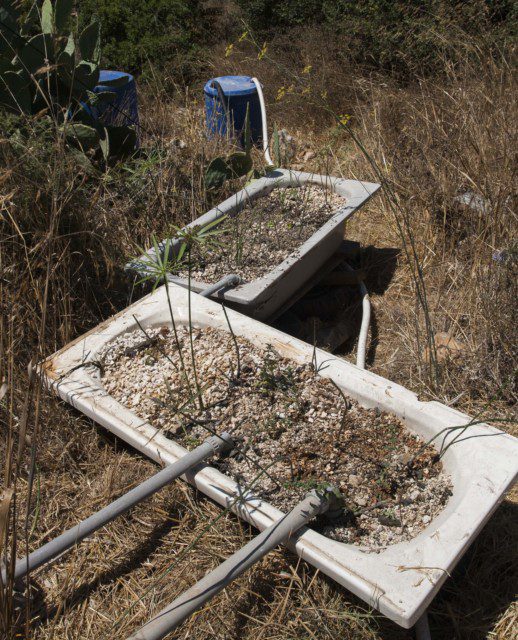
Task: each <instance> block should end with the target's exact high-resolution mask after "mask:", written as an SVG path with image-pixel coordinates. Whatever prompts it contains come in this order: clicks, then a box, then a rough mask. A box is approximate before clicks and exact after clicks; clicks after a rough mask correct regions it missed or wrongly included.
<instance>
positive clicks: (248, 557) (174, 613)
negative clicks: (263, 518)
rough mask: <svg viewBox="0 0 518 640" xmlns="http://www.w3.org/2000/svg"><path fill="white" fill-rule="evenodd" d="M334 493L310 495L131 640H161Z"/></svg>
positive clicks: (323, 506)
mask: <svg viewBox="0 0 518 640" xmlns="http://www.w3.org/2000/svg"><path fill="white" fill-rule="evenodd" d="M334 495H335V494H334V492H332V491H331V490H327V491H325V492H319V493H317V492H311V493H310V494H308V495H307V496H306V497H305V498H304V500H302V502H299V504H298V505H297V506H296V507H295V508H294V509H293V510H292V511H290V513H288V514H287V515H285V516H283V517H282V518H281V519H280V520H278V521H277V522H276V523H275V524H272V525H271V526H270V527H268V528H267V529H265V530H264V531H263V532H262V533H260V534H259V535H258V536H256V537H255V538H254V539H253V540H251V541H250V542H249V543H248V544H247V545H245V546H244V547H243V548H242V549H240V550H239V551H237V552H236V553H234V555H232V556H230V558H228V559H227V560H225V562H223V563H222V564H220V565H219V567H217V568H216V569H214V571H211V572H210V573H208V574H207V575H206V576H205V577H204V578H202V579H201V580H200V581H199V582H197V583H196V584H195V585H194V586H192V587H191V588H190V589H188V590H187V591H185V592H184V593H183V594H182V595H181V596H179V597H178V598H176V600H174V602H172V603H171V604H169V605H168V606H167V607H165V609H163V610H162V611H161V612H160V613H159V614H158V615H157V616H155V617H154V618H152V619H151V620H150V621H149V622H147V623H146V624H145V625H144V626H143V627H142V628H141V629H140V630H139V631H137V632H136V633H135V634H133V635H132V636H130V637H129V638H128V640H160V638H163V637H164V636H166V635H167V634H168V633H170V632H171V631H173V630H174V629H176V627H178V625H179V624H180V623H182V622H183V621H184V620H185V619H186V618H188V617H189V616H190V615H191V614H192V613H194V612H195V611H196V610H197V609H199V608H200V607H201V606H202V605H203V604H205V602H207V601H208V600H210V599H211V598H213V597H214V596H215V595H216V594H217V593H219V592H220V591H222V590H223V589H224V588H225V587H226V586H227V585H228V584H230V583H231V582H232V581H233V580H235V579H236V578H237V577H238V576H240V575H241V574H242V573H244V572H245V571H246V570H247V569H249V568H250V567H251V566H252V565H253V564H255V563H256V562H258V561H259V560H260V559H261V558H263V557H264V556H265V555H266V554H267V553H268V552H269V551H271V550H272V549H274V548H275V547H277V546H278V545H279V544H281V543H282V542H284V541H286V540H287V539H288V538H289V537H290V536H291V535H292V534H293V533H295V532H296V531H298V529H300V528H301V527H302V526H304V525H305V524H307V522H308V521H309V520H311V519H312V518H313V517H315V516H316V515H318V514H319V513H323V512H325V511H327V510H328V509H329V508H330V506H331V508H332V509H333V506H332V505H334V504H335V500H334Z"/></svg>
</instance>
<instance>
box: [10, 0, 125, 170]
mask: <svg viewBox="0 0 518 640" xmlns="http://www.w3.org/2000/svg"><path fill="white" fill-rule="evenodd" d="M19 4H20V3H18V2H16V1H15V0H0V109H4V110H7V111H11V112H13V113H16V114H18V115H20V116H31V115H36V114H38V115H39V114H42V113H43V114H44V115H45V116H47V117H50V118H52V120H53V121H54V122H55V123H56V125H57V127H58V131H59V132H60V133H61V134H62V135H64V137H65V139H66V140H67V142H68V143H69V144H72V145H74V146H76V147H79V148H80V149H81V150H82V151H83V152H87V151H93V153H95V152H97V151H99V153H100V154H102V156H103V157H104V159H105V160H107V159H108V158H109V157H110V156H120V155H125V154H128V153H131V152H132V151H133V150H134V149H135V144H136V131H135V129H134V128H133V127H120V126H112V125H104V124H102V123H100V122H98V120H97V119H96V117H95V115H94V114H95V109H96V107H98V106H99V105H100V104H102V103H105V102H111V101H113V99H114V97H115V94H114V93H113V92H112V91H102V92H99V93H95V92H94V89H95V87H96V86H97V84H98V83H99V73H100V69H99V64H100V59H101V29H100V24H99V22H98V21H96V20H94V21H92V22H91V23H90V24H89V25H88V26H87V27H85V28H84V29H83V30H82V31H81V32H80V33H79V34H78V35H77V34H76V32H77V23H76V18H75V17H74V16H73V14H72V9H73V5H74V3H73V2H72V0H56V1H55V2H54V3H52V2H51V0H44V2H43V4H42V5H41V9H40V7H39V4H38V3H36V2H35V3H34V4H33V5H32V7H31V9H30V10H29V11H28V13H26V14H22V13H21V11H20V8H19ZM125 82H127V80H126V78H123V79H121V80H116V81H107V82H105V81H103V85H106V86H108V87H115V86H122V85H123V84H124V83H125Z"/></svg>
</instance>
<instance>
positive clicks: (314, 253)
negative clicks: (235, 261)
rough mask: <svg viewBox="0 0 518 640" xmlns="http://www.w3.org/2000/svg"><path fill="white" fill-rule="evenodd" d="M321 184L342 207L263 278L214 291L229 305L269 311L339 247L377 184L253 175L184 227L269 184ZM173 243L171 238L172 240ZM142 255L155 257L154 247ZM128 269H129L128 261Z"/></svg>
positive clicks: (257, 313) (228, 209)
mask: <svg viewBox="0 0 518 640" xmlns="http://www.w3.org/2000/svg"><path fill="white" fill-rule="evenodd" d="M308 183H313V184H320V185H322V186H324V187H327V188H328V189H329V190H331V191H334V192H335V193H337V194H338V195H340V196H342V197H343V198H344V206H343V207H340V208H338V209H337V211H336V213H334V214H333V215H332V216H331V218H330V219H329V220H328V221H327V222H326V223H325V224H324V225H322V227H320V229H319V230H318V231H316V232H315V233H314V234H313V235H312V236H311V237H310V238H308V240H306V242H304V243H303V244H302V245H301V246H300V247H299V248H298V249H297V251H295V252H293V253H292V254H290V255H289V256H288V257H287V258H286V259H285V260H284V261H283V262H281V263H280V264H278V265H272V267H273V268H272V269H271V271H269V272H268V273H267V274H266V275H265V276H263V277H262V278H258V279H257V280H253V281H252V282H247V283H244V284H242V285H240V286H239V287H236V288H235V289H232V290H229V291H226V292H224V293H220V294H218V296H217V297H218V298H219V299H221V300H225V301H226V302H227V303H230V304H232V305H233V306H234V307H235V308H236V309H238V310H240V311H243V312H244V313H246V314H247V315H251V316H253V317H255V318H258V319H262V320H263V319H266V318H268V317H270V316H271V315H272V314H274V313H275V312H276V311H277V309H279V308H280V307H281V306H282V305H283V304H284V303H285V302H286V301H287V300H288V299H289V298H291V297H292V296H293V294H294V293H295V292H296V291H297V290H298V289H300V288H301V287H302V285H304V283H305V282H307V280H308V278H310V277H311V276H312V275H313V274H314V273H316V272H317V271H318V270H319V269H320V267H322V265H323V264H324V263H325V262H326V261H327V260H328V259H329V258H330V257H331V256H332V255H333V254H334V253H335V252H336V251H337V250H338V248H339V247H340V245H341V243H342V241H343V237H344V230H345V223H346V221H347V219H348V218H350V217H351V216H352V215H353V214H354V213H355V212H356V211H357V210H358V209H359V208H360V207H361V206H363V205H364V204H365V203H366V202H367V200H368V199H369V198H370V197H371V196H372V195H373V194H375V193H376V191H377V190H378V189H379V187H380V185H379V184H376V183H372V182H360V181H359V180H344V179H342V178H335V177H332V176H326V175H319V174H315V173H304V172H301V171H288V170H285V169H280V170H276V171H274V172H272V173H271V174H269V175H267V176H266V177H264V178H260V179H258V180H254V182H252V183H251V184H250V185H248V186H246V187H245V188H244V189H242V190H241V191H238V192H237V193H236V194H234V195H232V196H230V198H227V200H225V201H224V202H222V203H221V204H219V205H218V206H217V207H215V208H214V209H211V210H210V211H208V212H207V213H205V214H204V215H203V216H201V217H200V218H198V219H197V220H194V221H193V222H191V223H190V224H189V225H188V227H194V226H203V225H206V224H208V223H210V222H212V221H214V220H216V219H218V218H221V217H222V216H231V215H234V214H235V213H237V212H238V211H240V210H241V209H243V207H244V206H245V205H246V204H247V203H248V202H250V201H254V200H256V199H258V198H260V197H263V196H265V195H267V194H269V193H271V191H273V190H274V189H279V188H286V187H297V186H301V185H304V184H308ZM164 244H165V241H163V242H162V243H161V244H160V245H159V247H160V248H163V246H164ZM173 246H175V243H174V242H173ZM147 254H148V255H149V256H154V254H155V250H154V248H152V249H150V250H149V251H148V252H147ZM127 268H129V269H130V270H131V269H132V267H131V264H130V265H127ZM172 280H173V281H174V282H177V283H178V284H181V285H182V286H184V287H186V286H187V280H185V279H182V278H177V277H174V278H172ZM207 286H208V284H207V283H203V282H193V283H192V288H193V289H194V290H195V291H202V290H203V289H205V288H206V287H207Z"/></svg>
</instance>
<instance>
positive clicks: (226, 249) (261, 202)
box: [179, 184, 345, 284]
mask: <svg viewBox="0 0 518 640" xmlns="http://www.w3.org/2000/svg"><path fill="white" fill-rule="evenodd" d="M344 205H345V199H344V198H343V197H341V196H339V195H337V194H336V193H334V192H331V191H329V190H326V189H324V188H323V187H321V186H319V185H315V184H309V185H304V186H301V187H291V188H286V189H284V188H279V189H274V191H272V193H270V194H269V195H267V196H263V197H261V198H258V199H257V200H255V201H253V202H251V203H248V204H247V205H246V206H245V207H244V208H243V209H242V210H241V211H240V212H239V213H238V214H236V215H234V216H229V217H225V218H224V219H223V220H222V222H221V223H220V224H219V225H218V232H219V234H218V242H217V243H211V244H210V245H209V244H205V245H203V246H200V247H198V248H197V250H196V251H193V255H192V259H193V265H192V273H191V276H192V278H193V279H194V280H201V281H203V282H206V283H209V284H210V283H213V282H217V281H218V280H220V279H221V278H222V277H224V276H226V275H227V274H229V273H236V274H238V275H239V276H241V278H243V280H245V281H250V280H255V279H256V278H261V277H262V276H264V275H265V274H266V273H267V272H268V271H270V270H271V269H272V268H273V267H274V266H276V265H278V264H280V263H281V262H282V261H283V260H285V259H286V258H287V257H288V256H289V255H290V254H291V253H293V252H294V251H296V250H297V249H298V248H299V247H300V245H301V244H303V243H304V242H305V241H306V240H307V239H308V238H310V237H311V236H312V235H313V234H314V233H315V232H316V231H318V229H319V228H320V227H321V226H322V225H323V224H325V223H326V222H327V221H328V220H329V218H330V216H331V215H332V214H333V213H336V211H337V210H338V209H339V208H340V207H343V206H344ZM179 273H180V275H184V276H185V275H186V269H185V268H183V269H180V271H179Z"/></svg>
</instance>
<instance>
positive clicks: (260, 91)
mask: <svg viewBox="0 0 518 640" xmlns="http://www.w3.org/2000/svg"><path fill="white" fill-rule="evenodd" d="M252 82H253V83H254V84H255V88H256V89H257V95H258V96H259V104H260V105H261V127H262V130H263V150H264V158H265V160H266V162H267V163H268V164H269V165H270V167H273V160H272V157H271V155H270V141H269V139H268V127H267V125H266V105H265V103H264V96H263V89H262V87H261V83H260V82H259V80H258V79H257V78H252Z"/></svg>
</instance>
